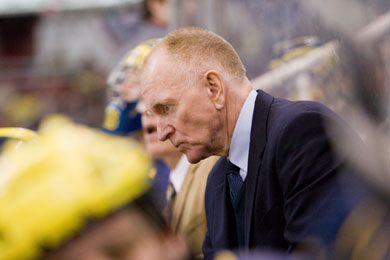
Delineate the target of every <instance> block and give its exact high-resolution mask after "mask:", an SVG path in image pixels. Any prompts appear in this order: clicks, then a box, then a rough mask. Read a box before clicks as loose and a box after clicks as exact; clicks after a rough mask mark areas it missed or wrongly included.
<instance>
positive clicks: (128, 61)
mask: <svg viewBox="0 0 390 260" xmlns="http://www.w3.org/2000/svg"><path fill="white" fill-rule="evenodd" d="M160 40H161V39H160V38H155V39H149V40H147V41H144V42H142V43H140V44H139V45H137V46H136V47H135V48H133V49H131V50H130V51H129V52H128V53H126V54H125V55H124V56H123V58H122V59H121V61H120V62H119V63H118V64H117V65H116V66H115V68H114V69H113V70H112V72H111V73H110V75H109V76H108V79H107V84H108V85H109V86H110V87H112V88H113V89H114V91H115V90H116V89H117V88H118V86H119V85H120V84H122V83H123V82H124V81H126V80H127V79H128V77H129V76H131V73H129V72H130V70H131V69H140V68H141V66H142V64H143V63H144V61H145V59H146V57H147V56H148V55H149V53H150V52H151V50H152V49H153V47H154V46H155V45H157V44H158V42H159V41H160Z"/></svg>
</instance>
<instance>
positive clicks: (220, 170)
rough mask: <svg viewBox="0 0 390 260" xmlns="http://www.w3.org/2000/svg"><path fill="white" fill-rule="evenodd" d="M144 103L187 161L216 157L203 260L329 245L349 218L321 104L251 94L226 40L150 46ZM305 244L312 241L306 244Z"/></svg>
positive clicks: (183, 33)
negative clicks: (228, 252) (225, 252)
mask: <svg viewBox="0 0 390 260" xmlns="http://www.w3.org/2000/svg"><path fill="white" fill-rule="evenodd" d="M141 82H142V95H143V98H144V100H145V103H146V106H147V108H148V109H150V110H151V111H152V112H153V113H154V115H155V116H156V117H157V132H158V136H159V139H160V140H166V139H169V140H170V141H171V142H172V143H173V144H174V145H175V146H176V147H177V148H178V149H179V150H180V151H181V152H184V153H185V154H186V156H187V158H188V160H189V161H190V162H191V163H196V162H198V161H200V160H202V159H204V158H206V157H209V156H210V155H220V156H223V158H221V159H220V160H219V161H218V162H217V164H216V166H215V167H214V169H213V170H212V172H211V174H210V176H209V179H208V184H207V188H206V215H207V227H208V231H207V234H206V239H205V242H204V246H203V251H204V254H205V258H206V259H211V258H212V257H213V255H214V254H215V252H216V251H218V250H222V249H234V248H241V249H249V248H271V249H276V250H282V251H285V252H291V251H292V250H294V249H297V248H298V247H299V248H301V247H300V246H299V245H303V244H305V245H306V243H305V242H307V241H316V244H317V245H325V246H327V245H330V244H331V242H332V241H333V239H334V237H335V235H336V232H337V229H338V227H339V226H340V224H341V222H342V220H343V218H344V216H345V215H346V213H347V206H346V205H344V203H343V201H342V196H341V193H342V189H341V187H340V185H339V183H338V177H339V175H340V174H341V171H342V169H343V167H342V166H343V161H342V160H340V159H338V158H337V157H336V156H335V154H334V153H333V152H332V149H331V144H330V141H329V136H328V134H327V132H326V131H325V123H324V120H329V121H332V122H333V123H335V122H336V124H338V125H341V126H342V127H341V129H345V127H344V126H343V123H342V121H341V120H340V119H339V118H338V117H337V116H336V115H335V114H334V113H332V112H331V111H330V110H328V109H327V108H326V107H324V106H322V105H320V104H318V103H313V102H290V101H287V100H282V99H277V98H274V97H272V96H270V95H268V94H266V93H265V92H263V91H258V92H256V91H255V90H253V89H252V87H251V84H250V82H249V80H248V78H247V77H246V73H245V68H244V66H243V64H242V62H241V60H240V58H239V56H238V55H237V53H236V52H235V50H234V49H233V47H232V46H231V45H230V44H229V43H227V42H226V41H225V40H224V39H222V38H221V37H219V36H218V35H215V34H214V33H212V32H209V31H207V30H204V29H200V28H194V27H190V28H182V29H178V30H176V31H174V32H172V33H170V34H168V35H167V36H166V37H165V38H164V39H163V41H162V42H161V43H160V44H159V45H158V46H156V47H155V49H154V50H153V51H152V53H151V55H150V56H149V57H148V60H147V61H146V64H145V67H144V70H143V72H142V75H141ZM309 244H310V245H311V243H309Z"/></svg>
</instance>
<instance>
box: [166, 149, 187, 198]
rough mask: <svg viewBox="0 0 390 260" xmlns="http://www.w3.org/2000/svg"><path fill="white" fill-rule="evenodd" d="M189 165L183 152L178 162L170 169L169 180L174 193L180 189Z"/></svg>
mask: <svg viewBox="0 0 390 260" xmlns="http://www.w3.org/2000/svg"><path fill="white" fill-rule="evenodd" d="M189 167H190V163H189V162H188V160H187V157H186V156H185V155H184V154H183V155H182V156H181V158H180V160H179V162H178V163H177V165H176V167H175V169H172V170H171V173H170V174H169V181H170V182H171V183H172V185H173V187H174V188H175V192H176V193H178V192H179V191H180V189H181V186H182V185H183V182H184V179H185V177H186V175H187V172H188V168H189Z"/></svg>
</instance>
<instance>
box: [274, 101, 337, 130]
mask: <svg viewBox="0 0 390 260" xmlns="http://www.w3.org/2000/svg"><path fill="white" fill-rule="evenodd" d="M313 119H318V120H316V121H318V122H321V121H322V120H325V119H327V120H329V119H331V120H341V119H340V118H339V117H338V116H337V115H336V113H334V112H333V111H331V110H330V109H329V108H327V107H326V106H324V105H323V104H320V103H318V102H314V101H288V100H283V99H278V98H276V99H275V101H274V103H273V104H272V109H271V112H270V120H269V122H270V125H269V127H270V128H286V127H287V126H288V125H291V124H292V123H293V122H304V121H305V120H310V121H312V120H313Z"/></svg>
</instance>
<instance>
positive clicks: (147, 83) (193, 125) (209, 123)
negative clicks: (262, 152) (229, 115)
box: [141, 49, 221, 163]
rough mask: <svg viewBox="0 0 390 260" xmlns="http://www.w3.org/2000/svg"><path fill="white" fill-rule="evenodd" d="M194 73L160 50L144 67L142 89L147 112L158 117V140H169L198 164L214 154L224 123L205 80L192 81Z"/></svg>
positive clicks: (191, 160)
mask: <svg viewBox="0 0 390 260" xmlns="http://www.w3.org/2000/svg"><path fill="white" fill-rule="evenodd" d="M191 73H192V74H193V73H194V72H192V71H190V70H189V69H187V70H186V69H185V68H184V69H183V64H181V65H180V63H178V62H175V61H174V60H173V59H172V58H171V57H169V56H168V54H167V53H166V52H165V51H164V50H163V49H159V50H158V51H157V52H155V53H154V54H153V56H152V57H150V60H149V62H148V63H147V65H146V67H145V68H144V71H143V73H142V75H141V86H142V97H143V99H144V102H145V105H146V109H147V110H150V111H151V112H152V113H153V114H154V115H155V117H156V120H157V135H158V138H159V140H161V141H164V140H167V139H169V140H170V141H171V142H172V144H173V145H174V146H175V147H176V148H177V149H178V150H179V151H180V152H182V153H185V154H186V156H187V159H188V161H189V162H191V163H196V162H198V161H200V160H201V159H204V158H206V157H208V156H210V155H212V154H214V152H215V145H216V144H218V141H219V138H218V135H219V131H218V130H219V129H220V128H221V121H220V120H219V118H218V116H217V110H216V108H215V106H214V104H213V103H212V101H211V99H210V98H209V96H208V95H207V89H206V88H205V87H203V83H202V80H200V79H199V80H197V81H198V82H197V83H195V82H193V81H194V79H193V78H195V77H189V75H191Z"/></svg>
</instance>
